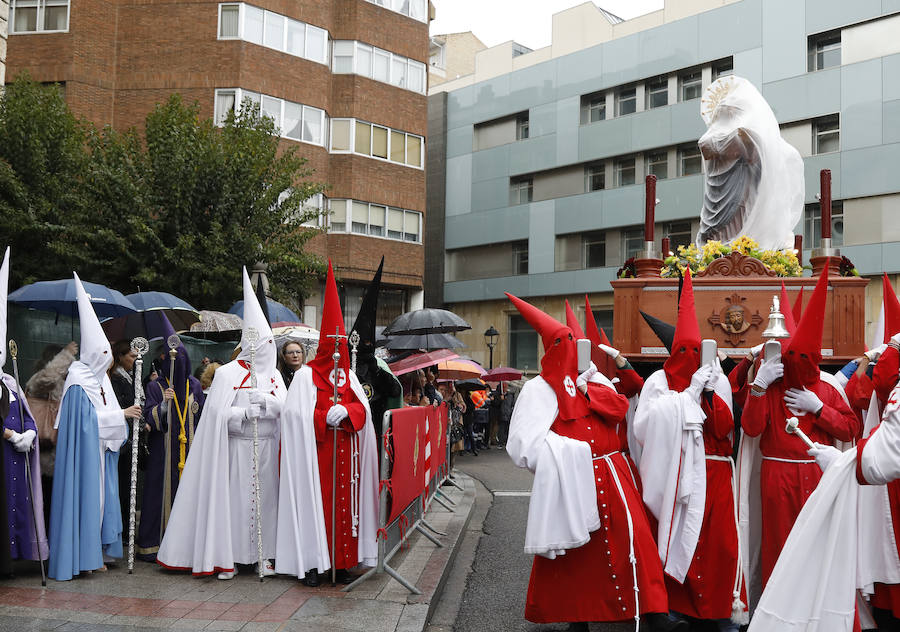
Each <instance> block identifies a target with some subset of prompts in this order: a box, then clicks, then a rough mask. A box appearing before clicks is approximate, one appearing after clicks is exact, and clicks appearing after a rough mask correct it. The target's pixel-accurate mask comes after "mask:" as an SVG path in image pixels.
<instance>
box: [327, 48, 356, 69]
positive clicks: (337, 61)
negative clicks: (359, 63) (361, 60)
mask: <svg viewBox="0 0 900 632" xmlns="http://www.w3.org/2000/svg"><path fill="white" fill-rule="evenodd" d="M332 51H333V52H332V57H333V59H332V66H331V70H332V72H334V73H341V74H349V73H352V72H353V42H348V41H336V42H335V43H334V45H333V46H332Z"/></svg>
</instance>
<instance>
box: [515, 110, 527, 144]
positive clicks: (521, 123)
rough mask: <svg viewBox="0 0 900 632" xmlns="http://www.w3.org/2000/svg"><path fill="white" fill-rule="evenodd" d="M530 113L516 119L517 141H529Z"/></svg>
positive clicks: (520, 115)
mask: <svg viewBox="0 0 900 632" xmlns="http://www.w3.org/2000/svg"><path fill="white" fill-rule="evenodd" d="M528 123H529V119H528V112H525V113H524V114H519V115H518V116H517V117H516V140H528V138H529V136H528V133H529V124H528Z"/></svg>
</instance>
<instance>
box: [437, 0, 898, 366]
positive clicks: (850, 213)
mask: <svg viewBox="0 0 900 632" xmlns="http://www.w3.org/2000/svg"><path fill="white" fill-rule="evenodd" d="M897 33H900V2H898V1H897V0H863V1H861V2H854V3H846V2H842V1H840V0H806V1H805V2H804V1H798V2H788V3H783V2H773V1H771V0H737V1H728V0H724V1H723V0H690V1H684V2H681V1H679V2H675V1H672V0H670V1H668V2H667V3H666V4H665V7H664V9H662V10H660V11H656V12H654V13H650V14H647V15H644V16H641V17H639V18H635V19H633V20H627V21H621V20H619V19H618V18H616V17H615V16H611V15H610V14H608V13H606V12H604V11H603V10H602V9H599V8H598V7H596V6H594V5H593V4H592V3H584V4H582V5H579V6H577V7H574V8H572V9H570V10H567V11H563V12H561V13H558V14H556V15H554V17H553V40H552V44H551V45H550V46H548V47H546V48H543V49H540V50H536V51H533V52H530V53H526V54H521V55H517V54H515V51H514V50H513V47H512V44H511V43H507V44H503V45H500V46H495V47H492V48H489V49H486V50H484V51H481V52H479V53H478V54H477V55H476V62H475V71H474V72H473V73H472V74H471V75H469V76H466V77H461V78H459V79H455V80H452V81H447V82H445V83H443V84H441V85H439V86H436V87H435V88H434V89H433V90H432V93H431V95H430V97H429V99H431V101H432V102H435V103H439V102H441V101H442V102H443V103H444V104H445V112H444V118H445V120H446V125H445V128H444V134H445V140H444V141H443V142H444V143H445V145H446V150H445V153H444V156H443V163H444V172H445V179H446V193H445V195H444V197H443V206H441V207H440V208H435V207H432V206H429V212H430V213H435V214H443V215H444V216H445V220H444V223H443V229H444V230H443V235H442V239H443V243H444V244H445V248H446V254H445V259H444V262H443V266H444V270H443V276H442V277H430V276H429V277H427V278H426V285H427V286H430V285H432V284H433V283H434V284H442V291H441V292H440V295H441V298H442V299H443V302H444V304H445V305H447V306H448V307H449V308H450V309H453V310H454V311H456V312H457V313H459V314H460V315H462V316H463V317H464V318H466V319H467V320H468V321H469V322H470V323H472V326H473V329H472V332H465V333H464V334H462V336H461V337H463V338H464V340H465V341H466V342H467V343H468V344H469V346H470V350H471V355H472V356H473V357H474V358H476V359H482V358H483V359H485V360H486V359H487V350H486V348H485V346H484V341H483V340H482V332H483V331H484V330H486V329H487V328H488V327H489V326H491V325H493V326H494V327H495V328H496V329H497V330H499V331H500V332H501V337H500V341H499V347H497V348H495V350H494V358H495V364H496V363H497V359H498V358H499V361H500V362H502V363H504V364H509V365H513V366H517V367H518V368H526V366H527V367H528V368H529V369H535V368H537V362H538V357H539V351H538V346H539V343H538V340H537V337H536V336H535V335H534V334H533V332H531V330H530V328H529V327H528V325H527V324H525V323H524V322H523V321H522V320H521V319H520V318H519V317H518V315H517V313H516V312H515V310H514V309H513V308H512V306H511V305H510V304H509V302H508V301H506V300H505V297H504V295H503V292H504V291H509V292H512V293H514V294H517V295H519V296H521V297H528V298H529V299H530V300H532V301H534V302H535V303H536V304H537V305H538V306H539V307H541V308H543V309H545V310H546V311H548V312H549V313H551V314H552V315H555V316H556V317H558V318H560V319H562V318H563V317H564V316H563V313H564V312H563V302H564V299H566V298H568V299H569V300H570V302H574V305H575V306H576V308H577V310H578V311H579V312H580V314H581V315H583V305H584V299H583V297H584V294H588V295H590V298H591V304H592V308H593V309H594V310H595V313H596V315H597V316H598V320H599V321H600V323H601V325H604V326H606V327H611V326H613V322H612V292H611V287H610V284H609V282H610V281H611V280H613V279H614V278H615V277H616V273H617V270H618V268H619V267H620V266H621V265H622V262H623V261H624V260H625V259H626V258H627V257H629V256H632V255H634V254H635V253H636V252H637V250H638V249H639V248H640V247H641V245H642V241H643V226H642V223H643V205H644V199H643V198H644V188H643V180H644V176H645V175H646V174H649V173H654V174H656V175H657V177H658V178H659V183H658V189H657V197H658V198H659V199H660V200H661V203H660V205H659V207H658V208H657V214H656V219H657V227H656V237H657V241H658V239H659V238H660V237H661V236H666V235H668V236H670V237H671V239H672V242H673V244H675V245H677V244H679V243H688V242H690V241H692V240H693V237H694V236H695V235H696V231H697V227H698V216H699V209H700V208H701V203H702V196H703V174H702V160H701V159H700V155H699V151H698V149H697V140H698V139H699V137H700V136H701V135H702V134H703V133H704V131H705V129H706V127H705V125H704V123H703V121H702V119H701V117H700V96H701V95H702V93H703V90H704V89H705V88H706V87H707V86H708V85H709V84H710V83H711V82H712V81H714V80H715V79H716V78H717V77H719V76H722V75H725V74H732V73H733V74H736V75H740V76H743V77H745V78H747V79H749V80H750V81H751V82H753V83H754V84H755V85H756V86H757V87H758V88H759V89H760V91H761V93H762V94H763V96H764V97H765V98H766V99H767V101H768V102H769V104H770V105H771V107H772V109H773V111H774V112H775V115H776V117H777V119H778V121H779V124H780V125H781V127H782V133H783V135H784V137H785V138H786V139H787V140H788V141H789V142H791V143H792V144H794V145H795V146H796V147H797V149H798V150H799V151H800V153H801V155H802V156H803V159H804V163H805V178H806V199H805V203H806V208H805V210H804V216H803V220H802V221H801V224H800V225H798V226H797V227H796V229H795V232H797V233H798V234H803V235H804V248H806V249H807V250H805V252H804V260H805V261H808V258H809V254H810V253H809V250H808V248H810V247H811V246H812V245H815V244H816V243H817V242H818V238H819V236H820V226H819V215H818V212H819V211H818V204H817V197H816V196H817V193H818V188H819V179H818V173H819V170H820V169H823V168H828V169H831V171H832V174H833V177H834V181H833V195H834V199H835V200H836V203H835V212H834V217H833V226H834V230H835V242H837V243H836V245H837V246H838V247H839V248H840V249H841V251H842V254H844V255H846V256H848V257H850V258H851V259H852V260H853V262H854V263H855V264H856V267H857V268H858V269H859V271H860V272H861V273H862V274H864V275H877V274H879V273H881V272H882V271H886V272H888V273H889V274H891V275H896V274H897V273H898V272H900V179H898V178H897V175H896V172H897V168H898V165H900V38H897V36H896V34H897ZM434 134H435V132H434V130H433V131H432V139H434ZM429 177H431V174H429ZM431 273H432V271H431V270H429V274H431ZM894 278H895V281H896V277H894ZM880 300H881V286H880V284H879V283H872V284H870V288H869V291H868V305H867V313H868V319H869V320H870V321H871V320H873V319H875V318H877V315H878V309H879V307H880ZM870 329H871V328H870ZM498 354H499V355H498Z"/></svg>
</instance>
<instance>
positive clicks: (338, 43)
mask: <svg viewBox="0 0 900 632" xmlns="http://www.w3.org/2000/svg"><path fill="white" fill-rule="evenodd" d="M344 46H349V48H350V50H351V53H350V55H351V56H352V57H351V60H350V65H349V68H350V70H349V71H348V70H338V69H337V64H336V60H337V58H338V55H337V49H338V48H339V47H342V48H343V47H344ZM360 50H365V51H366V52H368V53H369V55H370V60H371V63H370V65H369V68H368V69H364V68H361V67H360V64H359V59H360V54H359V53H360ZM347 56H348V55H347V54H342V55H340V57H341V58H342V59H343V58H346V57H347ZM378 58H381V59H382V60H386V61H387V76H386V77H385V78H384V79H380V78H378V77H376V74H377V73H376V71H375V69H376V60H377V59H378ZM401 66H402V67H403V68H404V74H403V77H402V80H401V79H395V77H394V75H395V72H394V68H395V67H398V68H399V67H401ZM329 67H330V68H331V72H332V73H333V74H336V75H359V76H360V77H365V78H367V79H371V80H372V81H377V82H379V83H386V84H388V85H392V86H394V87H395V88H402V89H403V90H409V91H410V92H414V93H415V94H426V93H427V92H428V65H427V64H423V63H422V62H420V61H417V60H415V59H411V58H409V57H404V56H403V55H397V54H396V53H392V52H391V51H389V50H384V49H383V48H378V47H377V46H373V45H371V44H367V43H365V42H361V41H359V40H333V41H332V42H331V61H330V64H329ZM414 77H415V84H416V85H417V86H418V89H415V88H414V87H411V85H412V83H413V78H414Z"/></svg>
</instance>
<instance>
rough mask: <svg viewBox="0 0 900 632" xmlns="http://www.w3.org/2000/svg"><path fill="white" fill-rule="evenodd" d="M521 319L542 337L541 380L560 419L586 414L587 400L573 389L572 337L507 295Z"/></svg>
mask: <svg viewBox="0 0 900 632" xmlns="http://www.w3.org/2000/svg"><path fill="white" fill-rule="evenodd" d="M506 296H508V297H509V300H510V301H512V304H513V305H515V306H516V309H517V310H519V313H520V314H522V317H523V318H525V320H527V321H528V324H530V325H531V326H532V327H534V330H535V331H536V332H537V333H538V335H539V336H540V337H541V342H542V343H543V345H544V355H543V357H541V377H542V378H544V380H545V381H546V382H547V384H549V385H550V387H551V388H552V389H553V392H554V393H556V402H557V406H558V407H559V416H560V418H562V419H578V418H580V417H584V416H585V415H587V414H588V406H587V399H585V397H584V395H582V393H581V391H579V390H578V389H577V388H576V387H575V379H576V378H577V377H578V352H577V350H576V345H575V334H574V333H572V330H571V329H570V328H569V327H566V326H565V325H563V324H562V323H561V322H559V321H558V320H556V319H555V318H553V317H551V316H549V315H548V314H546V313H544V312H542V311H541V310H539V309H538V308H537V307H535V306H534V305H532V304H531V303H528V302H527V301H523V300H522V299H520V298H519V297H517V296H513V295H512V294H510V293H509V292H507V293H506Z"/></svg>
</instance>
